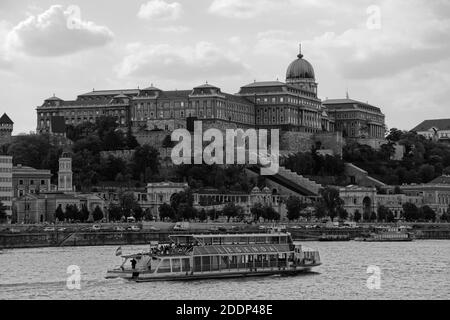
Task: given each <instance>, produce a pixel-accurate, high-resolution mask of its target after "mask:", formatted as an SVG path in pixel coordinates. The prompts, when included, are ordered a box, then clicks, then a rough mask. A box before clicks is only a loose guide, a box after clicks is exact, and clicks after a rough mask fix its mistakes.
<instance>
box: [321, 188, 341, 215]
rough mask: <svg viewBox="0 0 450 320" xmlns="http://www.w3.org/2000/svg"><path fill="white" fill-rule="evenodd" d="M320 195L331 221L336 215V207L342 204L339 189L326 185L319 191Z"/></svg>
mask: <svg viewBox="0 0 450 320" xmlns="http://www.w3.org/2000/svg"><path fill="white" fill-rule="evenodd" d="M321 195H322V199H323V202H324V205H325V207H326V209H327V213H328V216H329V217H330V218H331V221H333V219H334V218H335V217H336V215H337V208H338V207H340V206H342V205H343V204H344V202H343V201H342V199H341V198H340V197H339V191H338V190H337V189H335V188H331V187H328V188H325V189H323V190H322V191H321Z"/></svg>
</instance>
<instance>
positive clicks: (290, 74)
mask: <svg viewBox="0 0 450 320" xmlns="http://www.w3.org/2000/svg"><path fill="white" fill-rule="evenodd" d="M315 78H316V77H315V75H314V68H313V67H312V65H311V63H309V62H308V61H307V60H305V59H303V55H302V54H301V53H299V54H298V55H297V59H296V60H294V61H292V62H291V64H290V65H289V67H288V68H287V71H286V80H289V79H292V80H295V79H315Z"/></svg>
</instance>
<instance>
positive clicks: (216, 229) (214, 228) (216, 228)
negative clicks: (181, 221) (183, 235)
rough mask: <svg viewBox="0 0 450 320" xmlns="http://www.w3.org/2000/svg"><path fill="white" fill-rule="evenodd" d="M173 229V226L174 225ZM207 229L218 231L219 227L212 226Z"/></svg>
mask: <svg viewBox="0 0 450 320" xmlns="http://www.w3.org/2000/svg"><path fill="white" fill-rule="evenodd" d="M174 230H175V227H174ZM209 231H219V227H218V226H212V227H210V228H209Z"/></svg>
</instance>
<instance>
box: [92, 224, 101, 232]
mask: <svg viewBox="0 0 450 320" xmlns="http://www.w3.org/2000/svg"><path fill="white" fill-rule="evenodd" d="M101 229H102V227H101V226H100V225H98V224H94V225H93V226H92V230H94V231H99V230H101Z"/></svg>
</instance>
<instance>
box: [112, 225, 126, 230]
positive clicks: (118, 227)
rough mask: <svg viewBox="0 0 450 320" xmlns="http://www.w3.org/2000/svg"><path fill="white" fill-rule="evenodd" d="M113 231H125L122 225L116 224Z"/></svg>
mask: <svg viewBox="0 0 450 320" xmlns="http://www.w3.org/2000/svg"><path fill="white" fill-rule="evenodd" d="M114 230H115V231H125V228H124V227H120V226H117V227H115V228H114Z"/></svg>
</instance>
